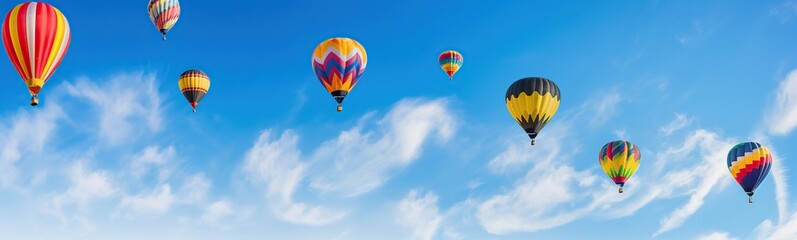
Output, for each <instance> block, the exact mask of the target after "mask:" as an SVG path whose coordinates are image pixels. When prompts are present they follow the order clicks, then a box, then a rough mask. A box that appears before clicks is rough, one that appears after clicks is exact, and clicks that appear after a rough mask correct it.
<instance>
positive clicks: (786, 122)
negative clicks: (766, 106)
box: [765, 70, 797, 136]
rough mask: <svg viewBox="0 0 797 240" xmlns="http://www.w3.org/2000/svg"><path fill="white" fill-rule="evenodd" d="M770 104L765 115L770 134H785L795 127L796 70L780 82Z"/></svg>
mask: <svg viewBox="0 0 797 240" xmlns="http://www.w3.org/2000/svg"><path fill="white" fill-rule="evenodd" d="M771 106H772V107H771V109H770V111H769V112H767V113H766V117H765V121H766V123H767V126H769V132H770V133H771V134H774V135H781V136H782V135H786V134H789V133H790V132H791V131H792V130H794V128H795V127H797V70H793V71H791V72H790V73H789V75H788V76H787V77H786V79H783V81H781V82H780V85H779V86H778V88H777V93H776V94H775V100H774V103H772V105H771Z"/></svg>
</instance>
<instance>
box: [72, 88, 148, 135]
mask: <svg viewBox="0 0 797 240" xmlns="http://www.w3.org/2000/svg"><path fill="white" fill-rule="evenodd" d="M155 79H156V78H155V75H153V74H150V75H144V74H143V73H138V74H120V75H115V76H112V77H110V79H109V80H108V81H104V82H102V83H100V84H98V83H97V82H95V81H91V80H89V79H88V78H81V79H78V80H77V81H76V82H75V83H74V84H72V83H69V82H67V83H65V84H64V85H65V87H66V92H67V93H68V94H69V95H71V96H74V97H76V98H78V99H81V100H84V101H86V102H88V103H90V105H89V106H90V107H91V108H93V110H94V111H96V114H97V116H98V122H99V129H97V127H96V126H92V127H91V128H89V127H86V129H97V130H94V131H93V132H95V133H97V134H99V136H100V137H101V138H102V139H104V140H107V142H108V143H110V144H121V143H123V142H126V141H128V140H129V138H130V137H134V136H138V135H139V134H140V131H138V130H137V128H135V126H136V124H135V122H138V121H141V122H145V123H147V124H146V125H145V126H147V127H148V128H149V130H151V131H154V132H157V131H160V130H161V129H162V128H163V126H162V117H161V115H162V113H161V111H162V110H161V100H160V94H159V92H158V89H157V87H156V86H157V85H156V84H155V82H156V80H155Z"/></svg>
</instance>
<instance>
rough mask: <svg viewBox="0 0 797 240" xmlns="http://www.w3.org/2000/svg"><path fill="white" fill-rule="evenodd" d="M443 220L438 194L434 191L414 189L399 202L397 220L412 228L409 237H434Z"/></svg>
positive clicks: (426, 239) (425, 238)
mask: <svg viewBox="0 0 797 240" xmlns="http://www.w3.org/2000/svg"><path fill="white" fill-rule="evenodd" d="M442 221H443V217H442V216H441V215H440V212H439V209H438V208H437V195H435V194H434V193H432V192H427V193H426V194H422V193H420V191H418V190H412V191H410V192H409V193H408V194H407V196H406V197H405V198H404V199H403V200H401V202H399V203H398V207H397V209H396V222H398V223H399V224H401V225H402V226H404V227H405V228H407V229H409V230H410V232H411V233H412V234H411V235H410V238H409V239H424V240H430V239H434V237H435V235H437V230H438V229H439V228H440V225H441V223H442Z"/></svg>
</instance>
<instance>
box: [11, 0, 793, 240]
mask: <svg viewBox="0 0 797 240" xmlns="http://www.w3.org/2000/svg"><path fill="white" fill-rule="evenodd" d="M18 3H21V2H8V1H5V2H3V3H0V9H11V8H12V7H13V6H14V5H16V4H18ZM49 3H51V4H53V5H54V6H55V7H57V8H59V9H60V10H61V11H62V12H63V13H64V14H65V15H66V17H67V18H68V19H69V22H70V26H71V28H72V34H73V35H72V45H71V47H70V48H69V51H68V53H67V56H66V57H65V59H64V61H63V63H62V64H61V66H60V67H59V68H58V70H57V71H56V72H55V74H54V75H53V77H52V78H51V79H50V81H49V82H48V84H47V85H46V86H45V88H44V90H43V93H42V95H41V98H40V100H41V105H40V106H38V107H36V108H31V107H30V106H28V98H29V96H28V93H27V91H25V89H24V86H23V83H22V81H21V80H20V79H19V76H18V74H17V73H16V71H15V70H14V68H13V66H12V65H11V63H10V61H7V60H2V61H0V62H5V63H2V64H0V79H1V80H0V81H2V82H3V86H5V87H2V88H0V103H2V104H0V133H2V134H0V199H2V200H1V201H0V203H2V204H0V222H2V223H3V224H0V238H2V239H55V238H58V239H649V238H654V237H655V239H796V238H797V230H795V229H797V205H795V200H794V199H797V198H794V197H791V195H790V192H793V191H791V188H792V186H797V182H795V180H794V179H797V178H795V177H794V176H791V172H792V171H790V170H791V169H797V165H796V164H794V163H793V162H792V161H790V160H792V159H795V158H797V150H795V145H794V144H795V142H797V137H795V129H797V55H796V54H795V53H797V44H794V43H795V42H797V1H757V2H755V3H735V4H731V3H728V2H725V1H700V2H690V3H685V2H679V3H674V2H670V1H644V2H642V1H640V2H627V1H625V2H623V1H581V2H578V3H570V4H562V3H558V2H556V1H494V2H490V3H487V2H485V1H460V2H451V1H431V2H430V1H403V2H390V3H384V2H380V1H348V2H345V3H340V4H329V3H328V1H315V2H312V1H249V2H246V1H238V2H236V3H235V4H232V3H220V2H218V1H204V0H202V1H183V2H182V3H181V6H182V15H181V17H180V20H179V22H178V23H177V25H176V26H175V28H174V29H173V30H172V31H171V32H170V33H169V37H168V40H167V41H166V42H163V41H161V40H160V36H159V33H158V32H157V30H155V28H154V27H153V26H152V23H151V22H150V20H149V18H148V16H147V13H146V10H145V2H144V1H98V2H93V3H92V4H77V3H74V2H72V1H55V0H54V1H49ZM338 36H344V37H350V38H354V39H356V40H357V41H359V42H360V43H362V44H363V46H364V47H365V48H366V51H367V53H368V56H369V62H368V66H367V69H366V71H365V74H364V75H363V78H362V79H361V81H360V83H359V84H358V85H357V86H356V87H355V89H354V90H353V92H352V93H351V94H350V95H349V96H348V97H347V100H346V102H345V104H346V105H345V106H346V109H345V111H344V112H341V113H338V112H335V110H334V108H335V102H334V100H333V99H332V97H331V96H329V94H328V93H327V92H326V91H325V90H324V89H323V87H322V86H321V84H320V83H319V82H318V80H317V79H316V77H315V75H314V74H313V71H312V69H311V66H310V56H311V53H312V50H313V49H314V48H315V46H316V45H317V44H318V43H320V42H321V41H323V40H325V39H327V38H330V37H338ZM448 49H455V50H458V51H460V52H461V53H462V54H463V56H464V59H465V61H464V65H463V66H462V69H460V71H459V72H458V73H457V74H456V75H455V77H454V81H448V79H447V76H446V75H445V73H444V72H443V71H442V70H441V69H440V68H439V66H438V65H437V62H436V61H437V55H438V54H439V53H440V52H442V51H444V50H448ZM189 68H200V69H202V70H204V71H205V72H206V73H207V74H208V75H209V76H210V78H211V81H212V86H211V89H210V92H209V93H208V96H207V97H206V98H205V99H204V100H203V102H202V104H200V106H199V108H198V112H197V113H196V114H192V113H191V109H190V106H189V105H188V104H187V102H186V101H185V99H184V98H183V97H182V95H181V93H180V92H179V90H178V88H177V77H178V76H179V75H180V73H181V72H182V71H184V70H186V69H189ZM530 76H542V77H547V78H549V79H551V80H553V81H555V82H556V83H557V84H558V85H559V87H560V89H561V91H562V96H563V98H562V103H561V106H560V108H559V111H558V113H557V115H556V116H555V117H554V119H553V121H552V122H551V123H550V124H549V125H548V126H547V127H546V128H545V129H544V130H543V132H542V133H541V134H540V136H539V137H538V141H537V146H535V147H534V148H530V147H529V146H528V138H527V137H526V135H525V134H524V132H523V131H522V129H520V128H519V127H518V126H517V124H516V123H515V122H514V120H512V118H511V117H510V116H509V114H508V113H507V110H506V107H505V105H504V102H503V101H504V100H503V96H504V93H505V91H506V88H507V87H508V86H509V85H510V84H511V83H512V82H514V81H515V80H517V79H520V78H523V77H530ZM618 138H622V139H627V140H629V141H632V142H634V143H635V144H637V145H638V146H639V147H640V148H641V149H642V164H641V166H640V168H639V170H638V171H637V173H636V174H635V175H634V177H633V178H632V179H631V180H630V181H629V183H628V184H627V185H626V191H625V193H623V194H622V195H618V194H617V192H616V190H617V189H616V188H615V187H614V186H613V184H612V183H611V182H610V180H609V179H608V178H607V177H606V176H605V175H604V174H603V173H602V171H601V170H600V168H599V167H598V162H597V159H596V158H595V157H596V153H597V151H598V150H599V149H600V147H601V146H602V145H603V144H605V143H606V142H609V141H612V140H615V139H618ZM742 141H759V142H761V143H763V144H764V145H766V146H768V147H769V148H770V149H771V150H772V151H773V152H774V154H775V156H774V161H775V165H774V168H773V171H772V172H771V173H770V176H769V177H768V178H767V179H766V180H765V181H764V182H763V183H762V184H761V186H760V187H759V189H758V191H757V192H756V195H755V203H754V204H748V203H747V199H746V195H745V194H744V192H743V191H742V190H741V188H740V187H738V186H737V185H736V183H735V182H734V181H733V180H732V178H731V177H730V174H728V171H727V169H726V168H725V156H726V154H727V151H728V150H729V149H730V147H731V146H732V145H733V144H735V143H737V142H742Z"/></svg>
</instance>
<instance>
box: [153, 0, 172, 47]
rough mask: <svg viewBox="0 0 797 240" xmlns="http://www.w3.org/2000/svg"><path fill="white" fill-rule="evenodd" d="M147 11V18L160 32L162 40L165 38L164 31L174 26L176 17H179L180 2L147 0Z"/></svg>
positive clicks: (166, 31)
mask: <svg viewBox="0 0 797 240" xmlns="http://www.w3.org/2000/svg"><path fill="white" fill-rule="evenodd" d="M147 11H148V12H149V19H150V20H152V23H154V24H155V27H156V28H158V31H160V32H161V36H162V37H163V40H166V33H168V32H169V30H171V29H172V27H174V24H175V23H177V19H178V18H180V2H179V1H177V0H149V4H147Z"/></svg>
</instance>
